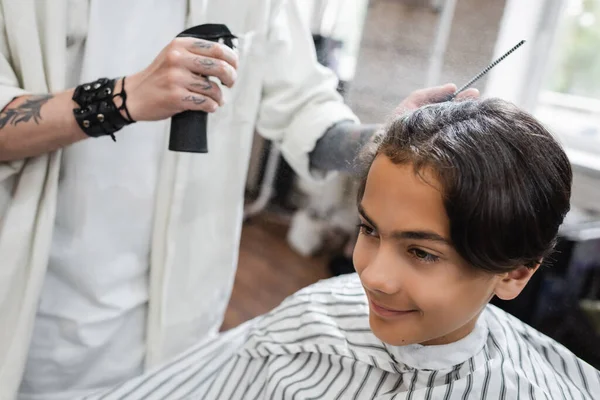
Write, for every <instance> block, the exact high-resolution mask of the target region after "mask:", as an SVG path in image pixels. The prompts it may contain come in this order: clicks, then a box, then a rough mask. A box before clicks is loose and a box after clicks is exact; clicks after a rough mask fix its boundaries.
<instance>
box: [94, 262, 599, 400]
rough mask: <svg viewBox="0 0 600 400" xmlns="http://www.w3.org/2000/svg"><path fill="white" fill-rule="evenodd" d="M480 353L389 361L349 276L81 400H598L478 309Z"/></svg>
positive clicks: (591, 375)
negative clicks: (483, 332)
mask: <svg viewBox="0 0 600 400" xmlns="http://www.w3.org/2000/svg"><path fill="white" fill-rule="evenodd" d="M480 318H485V322H486V324H487V328H488V329H487V338H485V339H484V340H485V341H484V342H483V343H484V345H483V348H482V349H481V350H480V351H477V352H476V354H474V355H473V356H470V358H468V359H467V360H466V361H464V362H461V363H460V364H458V365H454V366H452V367H450V368H445V369H439V370H435V369H418V368H414V367H411V366H409V365H406V364H403V362H402V360H396V359H395V357H394V356H393V355H392V354H391V353H390V352H389V351H388V348H389V346H386V345H384V344H383V343H382V342H381V341H380V340H378V339H377V338H376V337H375V336H374V335H373V333H371V331H370V329H369V323H368V305H367V302H366V297H365V295H364V292H363V290H362V287H361V285H360V281H359V280H358V278H357V276H356V275H355V274H353V275H349V276H344V277H339V278H334V279H329V280H326V281H321V282H319V283H317V284H315V285H313V286H310V287H308V288H306V289H303V290H301V291H300V292H298V293H296V294H295V295H293V296H291V297H290V298H288V299H287V300H285V301H284V302H283V303H282V304H281V305H280V306H279V307H278V308H276V309H275V310H273V311H272V312H270V313H268V314H266V315H264V316H261V317H259V318H257V319H255V320H252V321H249V322H247V323H246V324H243V325H241V326H240V327H238V328H235V329H233V330H231V331H228V332H226V333H224V334H222V335H220V336H218V337H217V338H214V339H212V340H208V341H205V342H203V343H200V344H198V345H197V346H196V347H195V348H193V349H191V350H189V351H188V352H186V353H185V354H183V355H181V356H180V357H178V358H177V359H175V360H174V361H172V362H171V363H169V364H167V365H165V366H164V367H162V368H160V369H157V370H155V371H152V372H150V373H148V374H146V375H144V376H141V377H139V378H136V379H133V380H131V381H128V382H126V383H124V384H122V385H120V386H118V387H116V388H114V389H112V390H109V391H107V392H104V393H102V394H98V395H95V396H91V397H88V399H89V400H92V399H94V400H100V399H102V400H116V399H157V400H158V399H160V400H166V399H210V400H212V399H232V400H237V399H248V400H252V399H332V400H334V399H381V400H383V399H396V400H404V399H406V400H417V399H425V400H430V399H440V400H464V399H481V400H485V399H506V400H513V399H539V400H542V399H556V400H572V399H576V400H593V399H595V400H598V399H600V374H599V372H598V371H597V370H595V369H594V368H592V367H591V366H590V365H588V364H586V363H585V362H583V361H582V360H580V359H578V358H577V357H576V356H575V355H573V354H572V353H571V352H569V351H568V350H567V349H566V348H564V347H563V346H561V345H560V344H558V343H556V342H555V341H553V340H552V339H550V338H548V337H546V336H544V335H542V334H541V333H539V332H537V331H536V330H534V329H532V328H531V327H529V326H527V325H525V324H523V323H522V322H520V321H519V320H517V319H516V318H513V317H512V316H510V315H508V314H506V313H505V312H503V311H501V310H499V309H497V308H495V307H493V306H488V307H487V308H486V310H485V311H484V312H483V313H482V316H481V317H480Z"/></svg>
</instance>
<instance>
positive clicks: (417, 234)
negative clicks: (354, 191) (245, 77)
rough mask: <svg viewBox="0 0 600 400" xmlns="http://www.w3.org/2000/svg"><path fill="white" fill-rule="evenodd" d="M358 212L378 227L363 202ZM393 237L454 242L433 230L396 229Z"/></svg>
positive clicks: (448, 243) (450, 244) (445, 242)
mask: <svg viewBox="0 0 600 400" xmlns="http://www.w3.org/2000/svg"><path fill="white" fill-rule="evenodd" d="M358 213H359V214H360V215H361V216H362V217H363V218H364V219H365V220H366V221H367V222H368V223H369V224H370V225H371V226H372V227H373V228H377V225H376V224H375V223H374V222H373V220H372V219H371V218H370V217H369V216H368V215H367V212H366V211H365V209H364V207H363V206H362V204H359V205H358ZM392 237H393V238H396V239H414V240H431V241H434V242H442V243H444V244H446V245H448V246H452V242H450V240H448V239H446V238H445V237H443V236H442V235H439V234H437V233H435V232H432V231H394V232H392Z"/></svg>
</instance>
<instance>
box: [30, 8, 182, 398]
mask: <svg viewBox="0 0 600 400" xmlns="http://www.w3.org/2000/svg"><path fill="white" fill-rule="evenodd" d="M70 3H71V5H70V13H69V23H70V28H71V29H70V31H71V32H72V34H71V37H70V38H69V39H70V41H71V42H72V43H69V44H71V46H69V53H68V56H69V57H70V59H69V61H70V65H72V66H73V69H72V70H71V71H70V72H69V73H70V76H68V77H67V79H68V81H69V83H68V85H69V86H70V87H74V86H77V85H78V84H80V83H83V82H89V81H93V80H95V79H97V78H98V77H103V76H108V77H116V76H124V75H129V74H133V73H135V72H137V71H139V70H141V69H143V68H144V67H146V66H147V65H149V64H150V63H151V62H152V60H153V59H154V57H155V56H156V55H157V54H158V53H159V52H160V51H161V50H162V48H163V47H164V46H165V45H166V44H168V43H169V42H170V41H171V40H172V39H173V37H175V36H176V35H177V34H178V33H179V32H180V31H182V30H183V29H184V27H185V17H186V1H185V0H154V1H152V4H149V2H148V1H147V0H128V1H127V2H123V1H120V0H100V1H99V0H92V1H91V2H89V10H88V0H77V1H74V0H71V1H70ZM132 15H135V16H136V17H135V19H131V18H130V17H131V16H132ZM88 16H89V32H90V34H89V35H87V34H88V29H87V28H88V26H87V25H88V24H87V21H88ZM126 31H128V32H126ZM86 37H87V41H86ZM135 43H137V44H138V45H132V44H135ZM84 44H85V45H84ZM78 67H79V68H80V70H77V69H76V68H78ZM167 124H168V121H158V122H140V123H137V124H133V125H130V126H127V127H125V128H123V129H122V130H121V131H120V132H118V133H117V135H116V136H117V141H118V143H113V141H112V140H111V139H110V137H104V138H101V139H95V140H94V139H91V140H86V141H83V142H79V143H77V144H75V145H72V146H70V147H68V148H66V149H64V151H63V154H62V166H61V172H60V178H59V188H58V208H57V214H56V222H55V228H54V237H53V242H52V248H51V253H50V261H49V264H48V271H47V272H46V279H45V282H44V286H43V288H42V293H41V297H40V303H39V310H38V313H37V318H36V324H35V328H34V332H33V338H32V341H31V346H30V350H29V355H28V361H27V366H26V370H25V375H24V377H23V382H22V386H21V391H22V393H21V396H20V397H21V398H22V399H28V400H29V399H31V400H34V399H70V398H74V397H76V396H77V394H81V393H85V391H86V390H89V388H97V387H106V386H111V385H114V384H116V383H118V382H120V381H122V380H123V379H128V378H131V377H134V376H136V375H139V374H141V373H142V372H143V365H144V355H145V336H146V318H147V311H148V269H149V265H150V242H151V236H152V223H153V217H152V216H153V213H154V206H155V192H156V186H157V179H158V171H159V166H160V161H161V154H162V149H163V144H164V142H165V129H166V126H167Z"/></svg>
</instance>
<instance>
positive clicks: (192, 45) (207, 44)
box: [177, 38, 239, 69]
mask: <svg viewBox="0 0 600 400" xmlns="http://www.w3.org/2000/svg"><path fill="white" fill-rule="evenodd" d="M177 40H179V41H180V42H181V43H182V45H183V46H184V47H185V48H186V49H187V50H188V51H189V52H191V53H194V54H196V55H199V56H204V57H209V58H214V59H217V60H222V61H225V62H226V63H228V64H229V65H231V66H232V67H233V68H236V69H237V67H238V61H239V60H238V55H237V54H236V52H235V51H233V50H232V49H231V48H229V47H228V46H225V45H224V44H221V43H217V42H211V41H209V40H204V39H195V38H179V39H177Z"/></svg>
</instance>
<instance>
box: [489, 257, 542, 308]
mask: <svg viewBox="0 0 600 400" xmlns="http://www.w3.org/2000/svg"><path fill="white" fill-rule="evenodd" d="M539 267H540V264H536V265H535V266H534V267H532V268H528V267H525V266H520V267H519V268H517V269H515V270H513V271H510V272H507V273H506V274H504V276H503V277H502V278H501V279H500V280H499V281H498V282H497V283H496V288H495V290H494V294H495V295H496V296H498V297H499V298H500V299H502V300H512V299H514V298H515V297H517V296H518V295H519V294H520V293H521V291H522V290H523V288H524V287H525V285H527V283H528V282H529V280H530V279H531V277H532V276H533V274H534V273H535V271H537V270H538V268H539Z"/></svg>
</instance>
